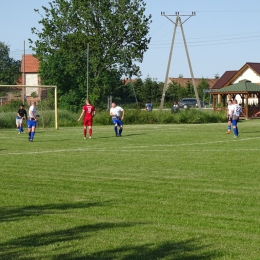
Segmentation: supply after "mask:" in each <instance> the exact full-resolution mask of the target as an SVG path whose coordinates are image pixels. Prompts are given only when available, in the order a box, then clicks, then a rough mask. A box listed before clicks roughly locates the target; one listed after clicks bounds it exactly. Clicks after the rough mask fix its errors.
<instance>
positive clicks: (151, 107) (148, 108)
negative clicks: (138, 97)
mask: <svg viewBox="0 0 260 260" xmlns="http://www.w3.org/2000/svg"><path fill="white" fill-rule="evenodd" d="M152 109H153V105H152V103H151V101H150V100H148V101H147V103H146V104H145V110H147V111H152Z"/></svg>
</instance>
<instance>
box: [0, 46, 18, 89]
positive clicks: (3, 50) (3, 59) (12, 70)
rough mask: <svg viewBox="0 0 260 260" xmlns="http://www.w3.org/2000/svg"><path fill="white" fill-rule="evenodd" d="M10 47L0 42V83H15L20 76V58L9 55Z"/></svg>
mask: <svg viewBox="0 0 260 260" xmlns="http://www.w3.org/2000/svg"><path fill="white" fill-rule="evenodd" d="M9 52H10V47H9V46H8V45H6V44H5V43H4V42H0V84H1V85H14V84H16V82H17V80H18V78H19V76H20V65H21V61H20V60H14V59H13V58H10V56H9Z"/></svg>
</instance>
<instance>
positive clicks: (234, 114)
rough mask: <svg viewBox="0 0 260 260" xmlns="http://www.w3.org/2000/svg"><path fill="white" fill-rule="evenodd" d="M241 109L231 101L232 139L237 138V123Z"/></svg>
mask: <svg viewBox="0 0 260 260" xmlns="http://www.w3.org/2000/svg"><path fill="white" fill-rule="evenodd" d="M241 111H242V109H241V107H240V106H239V105H238V104H237V100H236V99H234V100H233V106H232V110H231V116H232V126H233V131H234V137H235V138H236V137H238V127H237V122H238V120H239V116H240V113H241Z"/></svg>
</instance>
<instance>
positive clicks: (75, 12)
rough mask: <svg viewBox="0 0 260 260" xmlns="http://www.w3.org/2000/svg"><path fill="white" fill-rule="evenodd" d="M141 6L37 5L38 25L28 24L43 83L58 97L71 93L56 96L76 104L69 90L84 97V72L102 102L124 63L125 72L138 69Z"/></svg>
mask: <svg viewBox="0 0 260 260" xmlns="http://www.w3.org/2000/svg"><path fill="white" fill-rule="evenodd" d="M145 5H146V4H145V2H144V1H143V0H133V1H131V0H115V1H111V0H104V1H96V0H74V1H66V0H54V1H53V2H50V3H49V7H42V8H43V10H44V15H43V16H41V17H42V19H41V20H40V21H39V23H40V24H41V25H42V27H43V29H42V30H41V31H40V30H37V29H36V28H32V33H34V34H36V35H37V36H38V40H36V41H35V42H33V41H32V40H30V42H31V44H32V45H33V46H32V47H33V50H34V51H35V52H36V56H37V57H38V59H39V60H40V61H41V63H40V75H41V78H42V82H43V84H53V85H57V86H58V91H59V95H60V96H63V95H72V97H71V98H69V97H67V96H66V97H65V98H62V100H61V102H62V103H63V104H64V106H67V108H69V109H71V106H73V105H74V106H76V107H77V108H79V103H78V102H77V103H74V104H72V103H71V102H72V101H73V100H74V101H75V102H76V101H78V98H76V97H75V92H79V93H80V95H83V97H86V86H87V80H86V79H87V76H88V77H89V97H90V99H91V100H92V102H93V103H97V104H99V105H100V106H101V107H104V106H105V104H106V97H107V96H108V95H114V93H116V91H117V88H118V86H119V81H120V78H121V76H122V75H123V74H126V67H127V68H128V71H129V73H130V76H132V75H138V74H139V67H138V66H136V65H135V63H136V62H142V60H143V55H144V53H145V51H146V50H147V49H148V44H149V42H150V38H149V37H148V36H147V35H148V32H149V24H150V23H151V15H148V16H146V15H145ZM35 11H36V12H38V13H40V12H39V10H35ZM88 44H89V46H90V52H89V55H88V53H87V46H88ZM88 57H89V75H87V74H86V73H87V60H88ZM72 110H74V108H72Z"/></svg>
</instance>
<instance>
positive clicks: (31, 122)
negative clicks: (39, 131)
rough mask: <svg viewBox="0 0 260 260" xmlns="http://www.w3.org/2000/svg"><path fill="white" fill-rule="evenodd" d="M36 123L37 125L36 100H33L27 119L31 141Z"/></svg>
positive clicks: (31, 140)
mask: <svg viewBox="0 0 260 260" xmlns="http://www.w3.org/2000/svg"><path fill="white" fill-rule="evenodd" d="M36 125H37V115H36V102H33V103H32V105H31V106H30V108H29V113H28V120H27V126H28V135H29V142H33V139H34V135H35V129H36Z"/></svg>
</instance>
